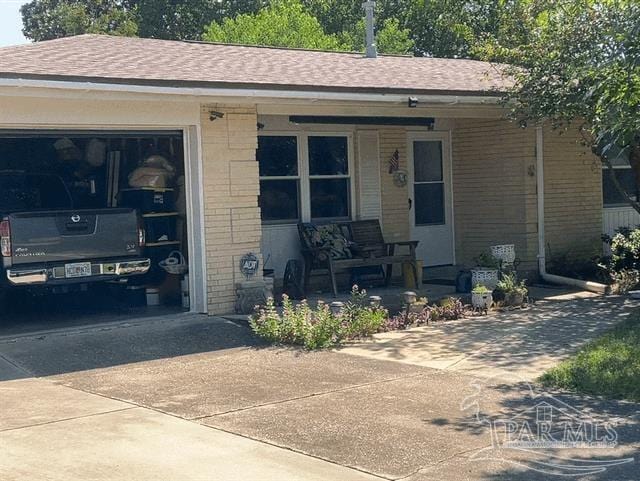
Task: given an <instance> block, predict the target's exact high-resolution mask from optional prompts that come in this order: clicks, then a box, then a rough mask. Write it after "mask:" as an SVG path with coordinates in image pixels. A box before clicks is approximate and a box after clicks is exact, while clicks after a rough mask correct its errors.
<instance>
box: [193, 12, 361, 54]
mask: <svg viewBox="0 0 640 481" xmlns="http://www.w3.org/2000/svg"><path fill="white" fill-rule="evenodd" d="M203 38H204V40H207V41H209V42H224V43H238V44H248V45H269V46H273V47H294V48H310V49H318V50H346V49H347V48H348V47H347V46H346V45H345V44H343V43H342V42H341V41H340V40H339V39H338V37H337V36H336V35H329V34H326V33H325V32H324V30H323V29H322V26H321V25H320V23H319V22H318V20H317V19H316V18H315V17H313V16H312V15H311V14H309V13H308V12H306V11H305V9H304V7H303V6H302V4H301V3H300V2H299V1H298V0H273V2H271V4H270V5H269V6H268V7H266V8H264V9H262V10H260V11H259V12H257V13H255V14H242V15H238V16H237V17H235V18H225V19H224V20H223V21H222V22H220V23H218V22H213V23H211V25H209V26H208V27H207V29H206V31H205V33H204V36H203Z"/></svg>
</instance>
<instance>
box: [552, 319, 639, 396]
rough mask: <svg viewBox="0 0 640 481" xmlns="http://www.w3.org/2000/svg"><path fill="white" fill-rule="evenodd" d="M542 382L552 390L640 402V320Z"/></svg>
mask: <svg viewBox="0 0 640 481" xmlns="http://www.w3.org/2000/svg"><path fill="white" fill-rule="evenodd" d="M540 380H541V381H542V383H543V384H544V385H545V386H548V387H555V388H561V389H570V390H575V391H578V392H581V393H586V394H594V395H599V396H606V397H610V398H616V399H629V400H631V401H636V402H638V401H640V316H638V315H636V316H635V317H633V318H632V319H629V320H627V321H625V322H623V323H622V324H620V325H619V326H617V327H615V328H614V329H613V330H611V331H610V332H608V333H606V334H605V335H604V336H602V337H601V338H599V339H597V340H595V341H593V342H591V343H589V344H587V345H586V346H585V347H584V348H582V349H581V350H580V352H578V354H576V355H575V356H573V357H572V358H571V359H569V360H567V361H565V362H563V363H561V364H560V365H558V366H557V367H555V368H553V369H551V370H549V371H547V372H546V373H545V374H544V375H543V376H542V377H541V378H540Z"/></svg>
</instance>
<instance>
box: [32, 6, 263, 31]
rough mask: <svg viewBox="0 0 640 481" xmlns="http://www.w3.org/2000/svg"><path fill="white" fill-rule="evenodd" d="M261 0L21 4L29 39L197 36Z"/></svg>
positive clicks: (250, 10) (254, 7) (255, 9)
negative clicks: (85, 35)
mask: <svg viewBox="0 0 640 481" xmlns="http://www.w3.org/2000/svg"><path fill="white" fill-rule="evenodd" d="M266 3H267V2H266V0H31V1H30V2H29V3H27V4H25V5H24V6H23V7H22V8H21V12H22V21H23V27H24V28H23V31H24V34H25V36H26V37H27V38H30V39H32V40H36V41H39V40H50V39H52V38H59V37H66V36H69V35H77V34H80V33H109V34H112V35H128V36H135V35H140V36H141V37H153V38H165V39H181V40H183V39H184V40H198V39H200V38H201V36H202V32H203V31H204V29H205V26H206V25H209V24H210V23H211V22H212V21H221V20H222V19H223V18H226V17H235V16H236V15H239V14H244V13H254V12H256V11H258V10H259V9H261V8H263V7H264V6H265V5H266Z"/></svg>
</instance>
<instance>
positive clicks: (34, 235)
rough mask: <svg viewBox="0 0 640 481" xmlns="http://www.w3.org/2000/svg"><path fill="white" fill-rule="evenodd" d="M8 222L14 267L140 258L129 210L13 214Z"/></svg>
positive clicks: (132, 213) (132, 214) (134, 219)
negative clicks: (102, 259) (103, 259)
mask: <svg viewBox="0 0 640 481" xmlns="http://www.w3.org/2000/svg"><path fill="white" fill-rule="evenodd" d="M9 223H10V226H11V247H12V264H13V265H14V266H16V265H22V264H31V263H43V262H44V263H50V262H68V261H72V262H73V261H82V260H85V259H86V260H94V259H101V258H117V257H130V256H136V255H140V247H139V245H138V218H137V214H136V211H135V210H133V209H96V210H73V211H72V210H68V211H66V210H65V211H49V212H26V213H16V214H11V215H9Z"/></svg>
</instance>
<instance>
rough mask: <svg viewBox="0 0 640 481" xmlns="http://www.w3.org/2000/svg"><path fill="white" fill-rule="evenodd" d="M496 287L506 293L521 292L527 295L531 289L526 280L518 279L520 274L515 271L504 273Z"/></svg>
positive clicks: (520, 293)
mask: <svg viewBox="0 0 640 481" xmlns="http://www.w3.org/2000/svg"><path fill="white" fill-rule="evenodd" d="M496 289H498V290H499V291H500V292H502V293H504V294H505V295H509V294H519V295H523V296H526V295H527V293H528V292H529V290H528V289H527V283H526V281H525V280H521V281H519V280H518V276H516V274H515V273H509V274H504V275H503V276H502V279H500V280H499V281H498V284H497V285H496Z"/></svg>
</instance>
